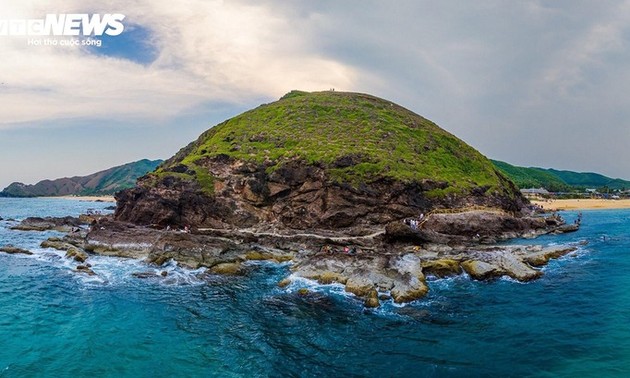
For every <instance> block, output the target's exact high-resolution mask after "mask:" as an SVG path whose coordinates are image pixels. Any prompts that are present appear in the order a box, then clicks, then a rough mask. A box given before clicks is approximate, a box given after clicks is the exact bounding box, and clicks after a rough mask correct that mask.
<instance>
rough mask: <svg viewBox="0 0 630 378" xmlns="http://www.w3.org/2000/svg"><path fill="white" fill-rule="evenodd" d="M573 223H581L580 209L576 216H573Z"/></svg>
mask: <svg viewBox="0 0 630 378" xmlns="http://www.w3.org/2000/svg"><path fill="white" fill-rule="evenodd" d="M573 223H575V224H577V225H578V226H579V225H580V224H581V223H582V212H581V211H580V212H579V213H578V216H577V218H575V221H574V222H573Z"/></svg>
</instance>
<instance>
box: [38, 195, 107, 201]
mask: <svg viewBox="0 0 630 378" xmlns="http://www.w3.org/2000/svg"><path fill="white" fill-rule="evenodd" d="M39 198H54V199H67V200H73V201H92V202H97V201H100V202H116V199H115V198H114V197H113V196H54V197H39Z"/></svg>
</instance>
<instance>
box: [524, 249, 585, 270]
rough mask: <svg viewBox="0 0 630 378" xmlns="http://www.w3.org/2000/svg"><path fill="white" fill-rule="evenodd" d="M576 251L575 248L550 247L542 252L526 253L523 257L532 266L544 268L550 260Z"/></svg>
mask: <svg viewBox="0 0 630 378" xmlns="http://www.w3.org/2000/svg"><path fill="white" fill-rule="evenodd" d="M575 250H576V248H575V247H567V246H559V247H549V248H545V249H543V250H540V251H532V252H528V253H526V254H525V255H524V256H523V261H525V262H526V263H528V264H530V265H532V266H543V265H546V264H547V263H548V262H549V260H550V259H557V258H559V257H562V256H564V255H566V254H567V253H570V252H573V251H575Z"/></svg>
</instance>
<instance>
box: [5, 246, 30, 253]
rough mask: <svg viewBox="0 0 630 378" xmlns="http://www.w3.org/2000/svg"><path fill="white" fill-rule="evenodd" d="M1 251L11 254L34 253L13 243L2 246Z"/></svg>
mask: <svg viewBox="0 0 630 378" xmlns="http://www.w3.org/2000/svg"><path fill="white" fill-rule="evenodd" d="M0 252H4V253H8V254H9V255H32V254H33V252H31V251H29V250H26V249H22V248H18V247H14V246H12V245H5V246H4V247H0Z"/></svg>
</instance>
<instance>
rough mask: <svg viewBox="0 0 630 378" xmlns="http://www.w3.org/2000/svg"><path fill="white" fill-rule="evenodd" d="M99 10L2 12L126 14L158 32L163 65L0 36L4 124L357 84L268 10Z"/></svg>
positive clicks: (165, 111)
mask: <svg viewBox="0 0 630 378" xmlns="http://www.w3.org/2000/svg"><path fill="white" fill-rule="evenodd" d="M17 4H19V6H18V5H17ZM91 5H92V6H91V7H89V8H88V9H86V6H85V2H84V1H79V0H70V1H60V0H56V1H35V0H30V1H24V2H20V3H17V2H16V3H13V4H11V5H6V4H3V5H0V14H1V15H11V17H15V18H20V17H21V18H39V17H42V16H43V15H44V14H46V13H53V12H57V11H58V10H59V9H63V12H68V13H69V12H90V13H91V12H97V13H112V12H121V13H124V14H126V16H127V20H126V21H127V22H134V23H137V24H139V25H141V26H142V27H144V28H146V29H148V30H149V31H150V32H151V33H152V35H153V41H152V42H153V43H154V45H155V47H156V48H157V49H159V56H158V58H157V60H155V61H154V62H153V63H152V64H150V65H148V66H144V65H141V64H138V63H134V62H131V61H128V60H123V59H115V58H108V57H103V56H96V55H90V54H88V53H87V52H86V51H84V50H81V49H79V48H69V47H68V48H62V47H45V46H27V45H26V40H25V38H18V37H6V36H5V37H0V49H1V50H2V60H1V61H0V82H3V83H4V84H3V85H2V86H0V103H2V104H3V105H2V107H1V108H0V128H7V127H15V126H16V125H17V124H19V123H28V122H33V121H39V120H53V119H60V118H83V117H89V118H99V117H108V118H110V119H128V118H168V117H172V116H174V115H177V114H178V113H180V112H183V111H185V110H186V109H190V108H193V107H195V106H197V105H199V104H201V103H205V102H211V101H223V102H225V101H227V102H243V101H247V100H250V101H251V99H253V98H259V97H261V96H265V97H268V96H279V95H282V94H284V93H285V92H287V91H288V90H290V89H296V88H299V89H306V90H317V89H320V90H321V89H327V88H330V87H337V88H349V87H351V86H352V83H353V80H354V73H353V70H352V69H351V68H349V67H348V66H345V65H343V64H340V63H338V62H335V61H333V60H330V59H327V58H325V57H322V56H320V55H319V54H318V53H317V52H315V51H310V46H311V43H309V41H308V39H306V37H304V36H302V35H300V34H299V33H295V32H294V29H293V27H294V25H291V24H290V22H289V21H287V20H286V19H282V18H278V17H277V16H276V15H275V13H274V12H273V11H272V9H269V8H265V7H260V6H246V5H235V4H233V3H229V2H223V1H205V0H183V1H179V2H177V4H174V3H173V2H172V1H168V0H137V1H131V2H130V1H124V0H111V1H108V2H99V3H92V4H91ZM3 17H6V16H3Z"/></svg>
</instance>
